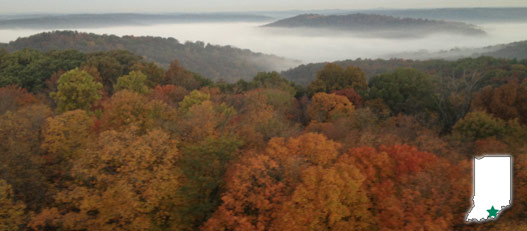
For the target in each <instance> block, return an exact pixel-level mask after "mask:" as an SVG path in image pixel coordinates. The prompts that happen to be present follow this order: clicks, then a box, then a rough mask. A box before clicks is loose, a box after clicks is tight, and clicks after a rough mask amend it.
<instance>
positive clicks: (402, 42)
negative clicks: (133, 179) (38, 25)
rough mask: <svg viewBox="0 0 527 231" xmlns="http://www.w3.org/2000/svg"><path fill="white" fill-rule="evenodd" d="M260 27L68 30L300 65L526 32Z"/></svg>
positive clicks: (14, 33)
mask: <svg viewBox="0 0 527 231" xmlns="http://www.w3.org/2000/svg"><path fill="white" fill-rule="evenodd" d="M265 23H267V22H216V23H174V24H163V25H149V26H140V25H138V26H115V27H104V28H74V29H75V30H78V31H81V32H92V33H96V34H115V35H119V36H123V35H134V36H161V37H174V38H176V39H177V40H179V41H180V42H185V41H203V42H205V43H211V44H216V45H232V46H235V47H238V48H245V49H250V50H252V51H255V52H263V53H268V54H275V55H279V56H282V57H285V58H290V59H296V60H300V61H302V62H304V63H309V62H324V61H335V60H343V59H355V58H390V57H396V56H397V55H396V54H402V53H406V54H407V53H411V52H417V51H423V50H427V51H429V52H438V51H441V50H450V49H452V48H479V47H485V46H490V45H496V44H501V43H510V42H515V41H521V40H527V30H525V29H524V28H527V23H485V24H479V25H478V26H480V27H481V28H482V29H483V30H485V31H486V32H487V35H486V36H461V35H452V34H433V35H429V36H423V37H419V38H375V37H368V36H363V35H358V34H353V33H331V32H329V31H320V33H310V35H309V36H304V35H302V34H298V33H290V31H289V30H291V29H282V28H272V29H270V28H262V27H260V26H261V25H263V24H265ZM54 29H55V30H60V29H72V28H54ZM43 31H50V30H38V29H32V30H26V29H24V30H15V29H10V30H0V42H4V43H5V42H9V41H12V40H15V39H16V38H18V37H26V36H29V35H32V34H36V33H40V32H43ZM405 57H406V56H405ZM406 58H411V57H406Z"/></svg>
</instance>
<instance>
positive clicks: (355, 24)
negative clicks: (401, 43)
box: [264, 13, 486, 37]
mask: <svg viewBox="0 0 527 231" xmlns="http://www.w3.org/2000/svg"><path fill="white" fill-rule="evenodd" d="M264 27H282V28H309V29H332V30H340V31H349V32H361V33H375V35H379V34H378V33H383V34H385V35H388V36H389V35H392V36H393V37H412V36H422V35H426V34H432V33H453V34H462V35H485V34H486V33H485V31H483V30H481V29H479V28H478V27H476V26H474V25H471V24H467V23H463V22H451V21H440V20H429V19H418V18H408V17H405V18H400V17H394V16H387V15H378V14H362V13H356V14H348V15H327V16H326V15H321V14H302V15H298V16H295V17H291V18H286V19H282V20H279V21H276V22H273V23H270V24H267V25H264Z"/></svg>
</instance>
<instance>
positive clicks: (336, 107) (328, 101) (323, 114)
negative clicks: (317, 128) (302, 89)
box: [307, 92, 355, 122]
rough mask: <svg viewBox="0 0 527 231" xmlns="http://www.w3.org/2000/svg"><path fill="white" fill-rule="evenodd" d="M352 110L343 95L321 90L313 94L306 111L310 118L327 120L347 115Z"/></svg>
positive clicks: (321, 120)
mask: <svg viewBox="0 0 527 231" xmlns="http://www.w3.org/2000/svg"><path fill="white" fill-rule="evenodd" d="M354 110H355V107H354V106H353V104H352V103H351V102H350V101H349V100H348V98H346V97H345V96H341V95H335V94H327V93H323V92H321V93H317V94H315V95H314V96H313V98H312V99H311V105H310V106H309V107H308V109H307V113H308V115H309V117H311V120H314V121H318V122H327V121H330V120H332V119H334V118H336V117H339V116H349V115H350V114H351V113H352V112H353V111H354Z"/></svg>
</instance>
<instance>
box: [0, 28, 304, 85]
mask: <svg viewBox="0 0 527 231" xmlns="http://www.w3.org/2000/svg"><path fill="white" fill-rule="evenodd" d="M3 47H4V48H5V49H7V50H8V51H15V50H21V49H24V48H32V49H36V50H40V51H49V50H67V49H76V50H79V51H82V52H97V51H109V50H127V51H130V52H132V53H135V54H137V55H140V56H142V57H143V58H145V59H146V60H148V61H153V62H156V63H158V64H160V65H161V66H164V67H167V66H168V65H169V64H170V62H171V61H173V60H178V61H179V62H180V63H181V65H183V66H184V67H185V68H187V69H188V70H190V71H193V72H196V73H199V74H201V75H203V76H205V77H207V78H210V79H212V80H220V79H223V80H225V81H230V82H232V81H237V80H239V79H250V78H252V77H253V76H255V75H256V74H257V73H258V72H261V71H274V70H283V69H286V68H288V67H292V66H295V65H296V64H298V62H296V61H293V60H289V59H285V58H281V57H278V56H275V55H267V54H262V53H256V52H252V51H251V50H248V49H240V48H236V47H232V46H218V45H211V44H206V43H204V42H199V41H198V42H185V43H180V42H179V41H178V40H176V39H174V38H161V37H151V36H144V37H143V36H141V37H136V36H123V37H119V36H115V35H97V34H93V33H80V32H74V31H54V32H46V33H41V34H36V35H33V36H30V37H26V38H19V39H17V40H15V41H13V42H10V43H8V44H4V45H3ZM0 48H2V45H0Z"/></svg>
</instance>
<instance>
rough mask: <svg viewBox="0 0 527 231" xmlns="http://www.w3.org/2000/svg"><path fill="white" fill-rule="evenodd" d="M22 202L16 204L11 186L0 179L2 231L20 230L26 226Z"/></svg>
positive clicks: (0, 228)
mask: <svg viewBox="0 0 527 231" xmlns="http://www.w3.org/2000/svg"><path fill="white" fill-rule="evenodd" d="M25 208H26V206H25V205H24V204H23V203H21V202H14V199H13V189H12V188H11V185H9V184H7V182H5V181H4V180H2V179H0V230H10V231H11V230H13V231H15V230H19V227H20V225H23V224H25V222H26V217H25V214H24V209H25Z"/></svg>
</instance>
